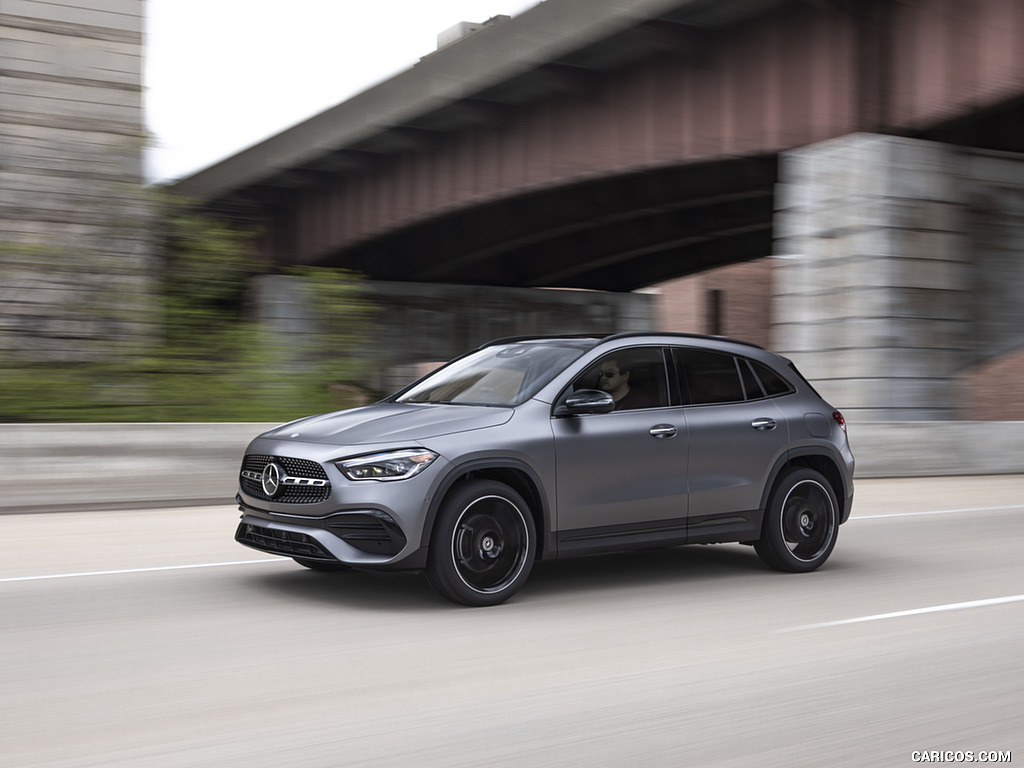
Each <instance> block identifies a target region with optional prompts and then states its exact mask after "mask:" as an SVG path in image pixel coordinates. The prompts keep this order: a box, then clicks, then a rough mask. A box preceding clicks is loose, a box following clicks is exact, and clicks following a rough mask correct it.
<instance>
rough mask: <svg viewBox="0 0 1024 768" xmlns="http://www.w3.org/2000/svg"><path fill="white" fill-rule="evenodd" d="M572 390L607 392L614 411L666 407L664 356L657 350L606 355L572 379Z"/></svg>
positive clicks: (636, 348) (666, 388)
mask: <svg viewBox="0 0 1024 768" xmlns="http://www.w3.org/2000/svg"><path fill="white" fill-rule="evenodd" d="M572 388H573V390H580V389H600V390H602V391H604V392H607V393H609V394H610V395H611V396H612V399H613V400H614V401H615V410H616V411H626V410H635V409H637V408H660V407H663V406H666V405H668V387H667V379H666V376H665V355H664V353H663V352H662V350H661V348H660V347H635V348H633V349H622V350H616V351H615V352H609V353H608V354H607V355H606V356H604V357H603V358H601V359H600V360H599V361H598V362H596V363H594V364H593V365H591V366H589V367H588V368H587V369H586V370H585V371H584V372H583V373H582V374H580V375H579V376H578V377H576V379H575V381H573V383H572Z"/></svg>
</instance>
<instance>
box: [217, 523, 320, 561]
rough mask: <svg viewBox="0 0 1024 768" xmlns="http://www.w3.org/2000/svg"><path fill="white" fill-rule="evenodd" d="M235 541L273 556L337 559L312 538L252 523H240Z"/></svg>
mask: <svg viewBox="0 0 1024 768" xmlns="http://www.w3.org/2000/svg"><path fill="white" fill-rule="evenodd" d="M235 541H237V542H238V543H239V544H245V545H246V546H249V547H252V548H253V549H258V550H260V551H261V552H269V553H271V554H273V555H287V556H289V557H312V558H316V559H322V560H323V559H326V560H334V559H336V558H335V557H334V556H333V555H332V554H331V553H330V552H328V551H327V550H325V549H324V548H323V547H321V546H320V543H319V542H318V541H317V540H316V539H314V538H313V537H312V536H307V535H306V534H304V533H294V532H293V531H277V530H274V529H272V528H263V527H262V526H259V525H253V524H252V523H240V524H239V526H238V530H237V531H235Z"/></svg>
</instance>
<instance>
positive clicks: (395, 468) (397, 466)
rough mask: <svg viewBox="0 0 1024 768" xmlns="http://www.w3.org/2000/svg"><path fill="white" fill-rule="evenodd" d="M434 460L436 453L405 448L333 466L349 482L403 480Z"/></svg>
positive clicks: (346, 460) (359, 457) (348, 460)
mask: <svg viewBox="0 0 1024 768" xmlns="http://www.w3.org/2000/svg"><path fill="white" fill-rule="evenodd" d="M436 458H437V454H436V453H434V452H433V451H428V450H426V449H424V448H405V449H403V450H401V451H387V452H386V453H374V454H372V455H370V456H358V457H357V458H354V459H345V460H344V461H336V462H335V463H334V465H335V466H336V467H337V468H338V469H340V470H341V473H342V474H343V475H345V477H347V478H348V479H349V480H405V479H406V478H409V477H412V476H413V475H417V474H419V473H420V472H422V471H423V470H424V469H426V468H427V467H428V466H429V465H430V462H432V461H433V460H434V459H436Z"/></svg>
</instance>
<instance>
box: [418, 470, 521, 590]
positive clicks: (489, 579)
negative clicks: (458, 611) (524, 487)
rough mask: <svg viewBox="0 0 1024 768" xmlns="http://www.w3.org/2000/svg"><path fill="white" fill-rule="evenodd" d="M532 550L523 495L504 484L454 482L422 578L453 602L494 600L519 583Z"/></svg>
mask: <svg viewBox="0 0 1024 768" xmlns="http://www.w3.org/2000/svg"><path fill="white" fill-rule="evenodd" d="M536 551H537V536H536V531H535V530H534V526H533V518H532V516H531V515H530V512H529V508H528V507H527V505H526V502H525V501H524V500H523V498H522V496H520V495H519V494H518V493H516V492H515V491H514V490H513V489H512V488H510V487H509V486H507V485H505V484H504V483H499V482H495V481H491V480H472V481H469V482H466V483H461V484H460V485H458V486H456V487H455V488H454V489H453V490H452V492H451V493H450V494H449V496H448V497H447V498H446V499H445V500H444V502H443V504H442V506H441V509H440V511H439V513H438V519H437V524H436V525H435V527H434V533H433V536H432V538H431V545H430V556H429V561H428V565H427V578H428V579H429V581H430V583H431V585H432V586H433V587H434V589H436V590H437V591H438V592H439V593H440V594H441V595H443V596H444V597H446V598H448V599H449V600H452V601H454V602H456V603H462V604H464V605H472V606H484V605H497V604H498V603H502V602H504V601H505V600H508V599H509V598H510V597H512V595H514V594H515V593H516V592H518V591H519V588H520V587H522V585H523V583H524V582H525V581H526V579H527V577H528V576H529V575H530V570H531V569H532V568H533V561H534V557H535V555H536Z"/></svg>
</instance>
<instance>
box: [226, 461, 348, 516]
mask: <svg viewBox="0 0 1024 768" xmlns="http://www.w3.org/2000/svg"><path fill="white" fill-rule="evenodd" d="M272 461H273V462H276V463H277V464H279V465H280V466H281V469H283V470H284V474H285V475H286V476H287V477H288V478H289V479H290V480H292V481H294V482H285V483H283V484H282V485H281V488H280V489H279V490H278V492H277V494H276V495H275V496H274V497H273V501H278V502H281V503H283V504H319V503H320V502H322V501H327V499H328V498H330V495H331V484H330V482H329V481H328V479H327V473H326V472H325V471H324V468H323V467H322V466H321V465H320V464H318V463H316V462H315V461H310V460H309V459H296V458H292V457H290V456H266V455H263V454H257V453H253V454H249V455H248V456H246V457H245V458H244V459H243V460H242V471H241V475H240V476H239V484H240V485H241V488H242V491H243V492H244V493H245V494H246V495H248V496H252V497H253V498H255V499H261V500H262V501H271V498H270V497H269V496H267V494H266V492H265V491H264V490H263V484H262V483H261V482H260V480H259V477H260V475H262V474H263V468H264V467H265V466H267V464H269V463H270V462H272Z"/></svg>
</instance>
